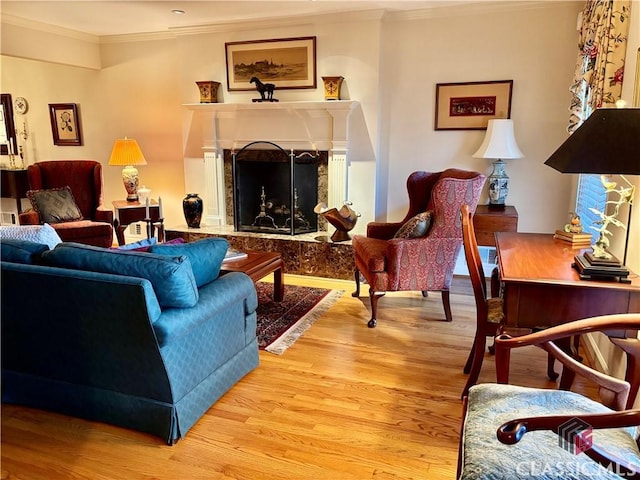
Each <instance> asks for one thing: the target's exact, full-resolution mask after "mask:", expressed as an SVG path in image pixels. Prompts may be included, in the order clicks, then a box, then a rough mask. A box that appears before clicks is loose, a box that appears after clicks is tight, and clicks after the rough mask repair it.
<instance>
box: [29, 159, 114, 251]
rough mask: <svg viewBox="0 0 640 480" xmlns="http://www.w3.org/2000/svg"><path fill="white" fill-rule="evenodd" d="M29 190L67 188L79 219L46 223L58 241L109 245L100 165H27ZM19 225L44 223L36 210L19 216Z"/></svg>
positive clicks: (110, 222) (72, 162)
mask: <svg viewBox="0 0 640 480" xmlns="http://www.w3.org/2000/svg"><path fill="white" fill-rule="evenodd" d="M27 175H28V177H29V188H30V189H31V190H50V189H60V188H62V187H66V186H68V187H70V189H71V192H72V193H73V198H74V199H75V203H76V205H77V208H78V209H79V210H80V213H81V216H82V218H81V219H80V220H74V221H64V222H48V223H50V225H51V226H52V227H53V228H54V229H55V230H56V232H57V233H58V235H59V236H60V238H61V239H62V241H65V242H77V243H84V244H86V245H94V246H97V247H110V246H111V245H112V244H113V227H112V225H113V211H111V210H106V209H104V208H103V207H102V165H101V164H100V162H97V161H95V160H48V161H44V162H38V163H35V164H34V165H29V169H28V172H27ZM18 218H19V222H20V225H38V224H41V223H44V222H43V220H42V219H41V217H40V215H39V214H38V212H37V211H36V210H30V211H27V212H24V213H21V214H20V215H19V217H18Z"/></svg>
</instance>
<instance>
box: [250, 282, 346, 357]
mask: <svg viewBox="0 0 640 480" xmlns="http://www.w3.org/2000/svg"><path fill="white" fill-rule="evenodd" d="M256 291H257V292H258V310H257V313H258V329H257V330H258V332H257V333H258V345H259V347H260V349H261V350H266V351H267V352H271V353H275V354H277V355H280V354H282V353H284V351H285V350H286V349H287V348H289V347H290V346H291V345H293V344H294V343H295V341H296V340H297V339H298V338H300V336H301V335H302V334H303V333H304V332H305V330H307V328H309V327H310V326H311V325H312V324H313V323H314V322H315V321H316V320H317V319H318V318H319V317H320V315H322V314H323V313H324V312H326V311H327V309H328V308H329V307H331V306H332V305H333V304H334V303H335V302H336V301H337V300H338V299H339V298H340V297H341V296H342V295H343V294H344V290H328V289H326V288H311V287H299V286H296V285H285V286H284V299H283V300H282V302H274V301H273V284H272V283H267V282H258V283H256Z"/></svg>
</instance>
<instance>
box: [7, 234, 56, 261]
mask: <svg viewBox="0 0 640 480" xmlns="http://www.w3.org/2000/svg"><path fill="white" fill-rule="evenodd" d="M47 250H49V246H48V245H45V244H43V243H35V242H29V241H28V240H16V239H13V238H6V239H4V240H2V241H0V259H2V261H3V262H13V263H27V264H34V263H39V260H40V256H41V255H42V254H43V253H44V252H46V251H47Z"/></svg>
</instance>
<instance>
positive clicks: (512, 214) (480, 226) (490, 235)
mask: <svg viewBox="0 0 640 480" xmlns="http://www.w3.org/2000/svg"><path fill="white" fill-rule="evenodd" d="M473 228H474V230H475V232H476V239H477V240H478V245H485V246H491V247H495V246H496V239H495V233H496V232H517V231H518V212H517V211H516V207H513V206H511V205H507V206H505V207H504V208H491V207H489V205H478V206H477V207H476V213H475V214H474V215H473Z"/></svg>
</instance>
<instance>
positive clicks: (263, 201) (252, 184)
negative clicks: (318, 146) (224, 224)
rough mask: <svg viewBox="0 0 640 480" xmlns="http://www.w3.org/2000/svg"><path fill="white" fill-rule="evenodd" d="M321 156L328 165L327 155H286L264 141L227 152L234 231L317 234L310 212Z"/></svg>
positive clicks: (315, 199) (315, 196)
mask: <svg viewBox="0 0 640 480" xmlns="http://www.w3.org/2000/svg"><path fill="white" fill-rule="evenodd" d="M226 153H227V152H225V154H226ZM323 153H324V154H323ZM225 156H226V155H225ZM323 157H324V159H325V161H324V163H325V164H326V157H327V155H326V152H310V151H294V150H291V151H289V152H287V151H285V150H284V149H283V148H282V147H280V146H278V145H277V144H275V143H272V142H265V141H261V142H252V143H249V144H247V145H245V146H244V147H243V148H242V149H240V150H238V151H237V152H231V169H232V177H233V225H234V229H235V231H238V232H259V233H274V234H290V235H297V234H302V233H309V232H316V231H318V216H317V214H316V213H315V212H314V210H313V209H314V207H315V206H316V205H317V203H318V201H319V192H318V190H319V184H320V183H321V182H319V180H318V173H319V166H320V165H321V164H322V163H323V160H322V159H323Z"/></svg>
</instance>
